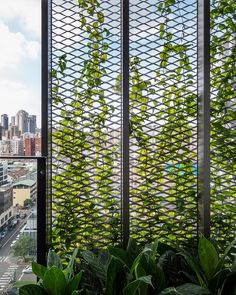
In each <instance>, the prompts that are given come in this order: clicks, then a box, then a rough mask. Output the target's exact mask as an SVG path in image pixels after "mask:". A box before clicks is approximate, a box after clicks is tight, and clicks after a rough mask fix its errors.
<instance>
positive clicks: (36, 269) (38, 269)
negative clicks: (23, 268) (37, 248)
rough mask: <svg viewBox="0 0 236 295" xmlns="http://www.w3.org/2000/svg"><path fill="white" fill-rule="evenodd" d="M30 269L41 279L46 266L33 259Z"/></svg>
mask: <svg viewBox="0 0 236 295" xmlns="http://www.w3.org/2000/svg"><path fill="white" fill-rule="evenodd" d="M32 270H33V273H34V274H35V275H36V276H37V277H39V278H40V279H43V277H44V275H45V272H46V271H47V267H45V266H43V265H41V264H38V263H36V262H34V261H33V262H32Z"/></svg>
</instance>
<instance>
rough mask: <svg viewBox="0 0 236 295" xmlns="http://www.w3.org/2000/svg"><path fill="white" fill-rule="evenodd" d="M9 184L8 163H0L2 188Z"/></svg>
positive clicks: (0, 183)
mask: <svg viewBox="0 0 236 295" xmlns="http://www.w3.org/2000/svg"><path fill="white" fill-rule="evenodd" d="M6 183H7V163H6V162H1V163H0V186H1V185H3V184H6Z"/></svg>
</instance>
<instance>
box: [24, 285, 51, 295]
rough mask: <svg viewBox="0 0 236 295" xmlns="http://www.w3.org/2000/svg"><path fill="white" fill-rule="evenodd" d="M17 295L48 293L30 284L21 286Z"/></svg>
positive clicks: (43, 294) (41, 294)
mask: <svg viewBox="0 0 236 295" xmlns="http://www.w3.org/2000/svg"><path fill="white" fill-rule="evenodd" d="M19 295H48V293H47V292H46V291H45V290H44V289H43V288H41V287H40V286H38V285H35V284H31V285H25V286H22V287H21V288H20V289H19Z"/></svg>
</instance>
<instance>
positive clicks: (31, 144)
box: [24, 136, 35, 157]
mask: <svg viewBox="0 0 236 295" xmlns="http://www.w3.org/2000/svg"><path fill="white" fill-rule="evenodd" d="M24 150H25V156H26V157H30V156H35V141H34V138H32V137H30V136H29V137H25V138H24Z"/></svg>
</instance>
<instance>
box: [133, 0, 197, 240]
mask: <svg viewBox="0 0 236 295" xmlns="http://www.w3.org/2000/svg"><path fill="white" fill-rule="evenodd" d="M166 3H167V2H165V1H151V0H145V1H134V0H131V1H130V51H131V53H130V54H131V86H130V89H131V90H130V91H131V103H130V117H131V139H130V186H131V191H130V193H131V206H130V210H131V213H130V214H131V235H132V236H133V237H136V238H138V239H140V240H142V239H144V240H145V241H147V240H153V239H154V238H156V237H161V238H162V239H164V240H169V239H171V240H173V239H184V238H186V237H189V238H194V237H196V234H197V228H196V226H197V172H196V162H197V88H196V86H197V83H196V66H197V51H196V48H197V40H196V39H197V14H196V11H197V10H196V9H197V1H195V0H190V1H189V0H186V1H177V2H176V4H172V5H169V6H167V4H166ZM173 3H175V1H173Z"/></svg>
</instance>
